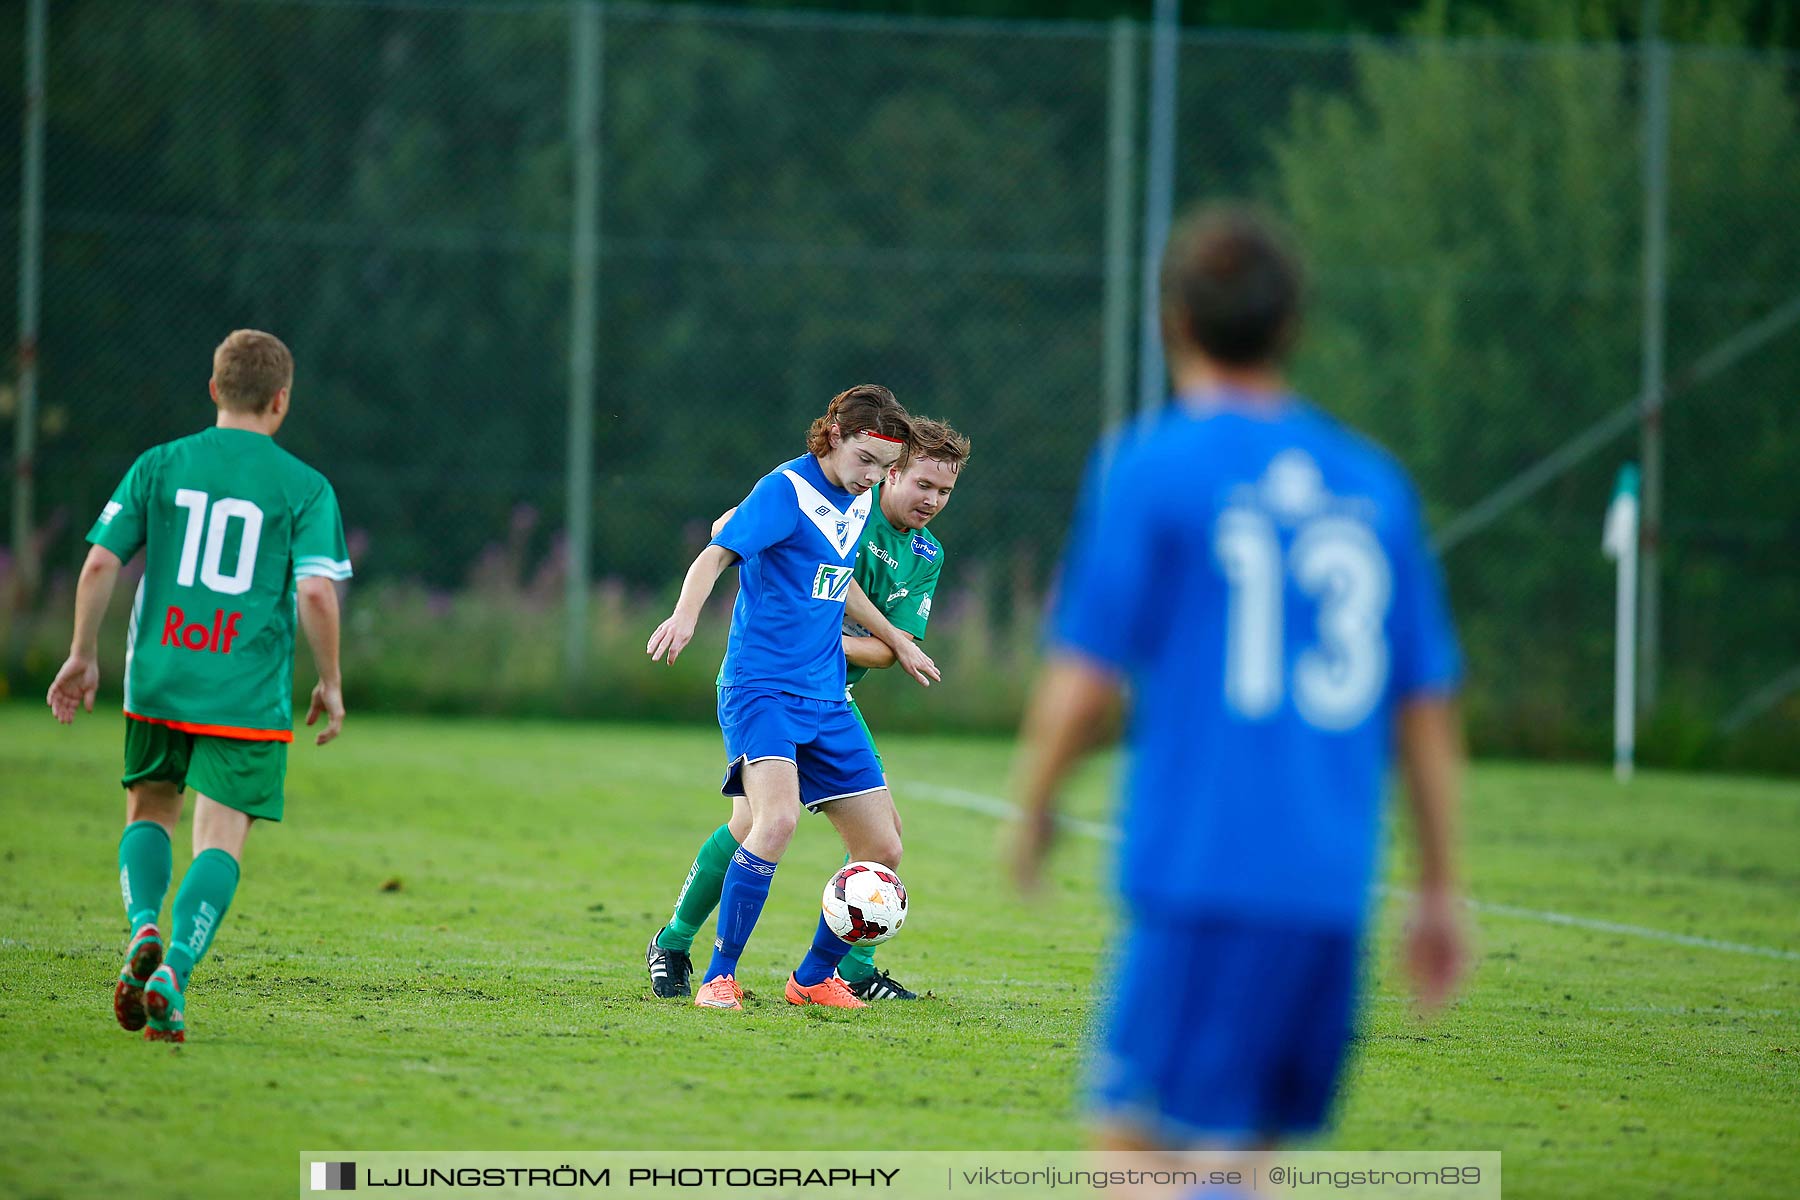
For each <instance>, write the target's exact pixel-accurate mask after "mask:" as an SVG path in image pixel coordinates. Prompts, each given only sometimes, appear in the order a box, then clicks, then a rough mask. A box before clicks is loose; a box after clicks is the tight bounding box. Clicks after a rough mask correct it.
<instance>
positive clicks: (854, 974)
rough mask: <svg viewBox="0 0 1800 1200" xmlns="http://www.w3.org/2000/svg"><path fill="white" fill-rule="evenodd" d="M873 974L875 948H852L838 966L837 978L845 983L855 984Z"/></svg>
mask: <svg viewBox="0 0 1800 1200" xmlns="http://www.w3.org/2000/svg"><path fill="white" fill-rule="evenodd" d="M873 974H875V947H873V946H852V947H850V953H848V954H846V955H844V961H842V962H840V963H839V964H838V976H839V977H840V978H841V979H843V981H844V982H845V983H856V982H858V981H859V980H863V979H867V978H868V977H869V976H871V975H873Z"/></svg>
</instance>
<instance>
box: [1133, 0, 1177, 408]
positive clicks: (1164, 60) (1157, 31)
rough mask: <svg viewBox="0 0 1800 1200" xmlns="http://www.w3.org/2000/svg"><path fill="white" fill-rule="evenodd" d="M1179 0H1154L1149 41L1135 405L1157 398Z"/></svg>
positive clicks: (1161, 385)
mask: <svg viewBox="0 0 1800 1200" xmlns="http://www.w3.org/2000/svg"><path fill="white" fill-rule="evenodd" d="M1180 33H1181V0H1156V23H1155V26H1154V28H1153V30H1152V32H1151V42H1150V47H1151V49H1150V119H1149V127H1148V129H1147V130H1146V132H1145V138H1146V141H1147V142H1148V146H1147V148H1146V152H1145V170H1144V257H1143V264H1144V265H1143V278H1142V279H1141V280H1140V286H1139V289H1138V290H1139V294H1140V295H1141V296H1142V297H1143V302H1142V307H1141V310H1140V311H1139V313H1138V411H1139V412H1149V411H1151V410H1152V409H1154V408H1157V407H1159V406H1160V405H1161V404H1162V400H1163V395H1164V391H1165V385H1166V381H1165V379H1164V376H1163V354H1162V296H1161V282H1162V279H1161V277H1162V270H1161V267H1162V256H1163V247H1164V246H1165V245H1166V244H1167V243H1168V240H1169V226H1170V224H1171V223H1172V221H1173V219H1174V212H1175V84H1176V79H1177V73H1178V71H1179V70H1180V64H1179V56H1178V55H1177V53H1176V51H1177V50H1178V49H1179V47H1180Z"/></svg>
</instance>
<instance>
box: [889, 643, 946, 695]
mask: <svg viewBox="0 0 1800 1200" xmlns="http://www.w3.org/2000/svg"><path fill="white" fill-rule="evenodd" d="M894 661H895V662H897V663H899V664H900V669H901V670H902V671H905V672H906V673H907V674H908V675H911V676H912V677H913V678H914V679H916V680H918V681H919V686H920V687H930V686H931V685H932V684H934V683H937V682H940V681H942V679H943V678H944V676H943V672H941V671H939V670H938V667H937V664H936V663H934V662H932V661H931V656H930V655H929V654H927V653H925V651H924V650H922V649H920V648H919V643H917V642H915V641H913V640H912V639H911V638H909V637H902V638H900V644H899V645H898V646H895V647H894Z"/></svg>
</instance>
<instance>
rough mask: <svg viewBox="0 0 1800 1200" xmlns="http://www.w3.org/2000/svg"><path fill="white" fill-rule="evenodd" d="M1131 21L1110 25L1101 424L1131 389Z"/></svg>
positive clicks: (1120, 408)
mask: <svg viewBox="0 0 1800 1200" xmlns="http://www.w3.org/2000/svg"><path fill="white" fill-rule="evenodd" d="M1136 40H1137V39H1136V37H1135V36H1134V34H1133V31H1132V28H1131V22H1130V21H1129V20H1127V19H1125V18H1124V17H1120V18H1119V19H1118V20H1116V21H1114V22H1113V27H1112V68H1111V71H1110V78H1111V82H1112V89H1111V93H1110V95H1109V97H1108V100H1107V112H1106V115H1107V120H1106V146H1107V151H1106V292H1105V296H1104V299H1103V310H1102V311H1103V317H1102V324H1103V327H1104V328H1103V337H1104V341H1103V344H1102V358H1101V379H1100V394H1101V401H1102V412H1101V429H1102V431H1103V432H1106V433H1111V432H1112V431H1113V430H1115V429H1117V428H1118V427H1119V426H1120V425H1121V424H1123V423H1124V421H1125V412H1126V405H1127V404H1128V403H1129V401H1128V399H1127V397H1128V395H1129V393H1130V390H1131V183H1132V177H1133V175H1134V174H1135V168H1136V165H1137V164H1136V162H1135V160H1134V159H1135V156H1134V155H1133V153H1132V144H1131V135H1132V133H1133V132H1134V130H1133V127H1134V126H1135V125H1136V124H1137V86H1138V85H1137V45H1136Z"/></svg>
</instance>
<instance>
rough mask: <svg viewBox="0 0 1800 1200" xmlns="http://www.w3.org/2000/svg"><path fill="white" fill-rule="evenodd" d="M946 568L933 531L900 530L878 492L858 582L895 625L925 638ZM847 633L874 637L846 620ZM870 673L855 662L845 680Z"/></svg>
mask: <svg viewBox="0 0 1800 1200" xmlns="http://www.w3.org/2000/svg"><path fill="white" fill-rule="evenodd" d="M943 568H944V547H943V545H942V544H941V543H940V542H939V541H938V540H937V538H935V537H933V536H932V534H931V531H930V530H928V529H919V530H912V529H896V528H894V526H893V525H892V524H890V523H889V521H888V519H887V516H886V515H885V514H884V513H883V512H882V511H881V493H880V491H879V490H877V491H876V493H875V505H874V508H873V509H872V510H871V511H870V513H869V523H868V524H867V525H865V526H864V527H863V544H862V546H861V547H860V548H859V551H858V553H857V556H856V582H857V585H858V586H859V587H861V588H862V590H863V591H864V592H865V593H867V595H868V597H869V599H870V600H872V601H873V602H874V604H875V607H876V608H878V609H880V610H881V612H882V614H883V615H884V616H886V617H887V619H888V620H889V621H891V622H893V625H894V628H895V629H898V630H899V631H900V632H902V633H905V634H910V635H911V636H912V637H914V638H915V639H917V640H919V641H924V640H925V626H926V625H927V624H928V623H929V622H930V620H931V596H932V593H933V592H935V591H937V586H938V577H939V575H940V574H941V573H942V571H943ZM844 632H845V633H847V634H850V635H852V636H853V637H868V636H869V631H868V630H866V629H864V628H863V627H862V626H860V625H858V624H856V623H855V622H853V621H846V622H845V623H844ZM868 673H869V668H868V667H857V666H852V667H851V668H850V669H849V670H848V671H847V672H846V673H845V681H846V682H847V683H848V684H849V685H851V686H855V685H856V684H857V683H858V682H859V681H860V680H861V679H862V677H863V676H865V675H867V674H868Z"/></svg>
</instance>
